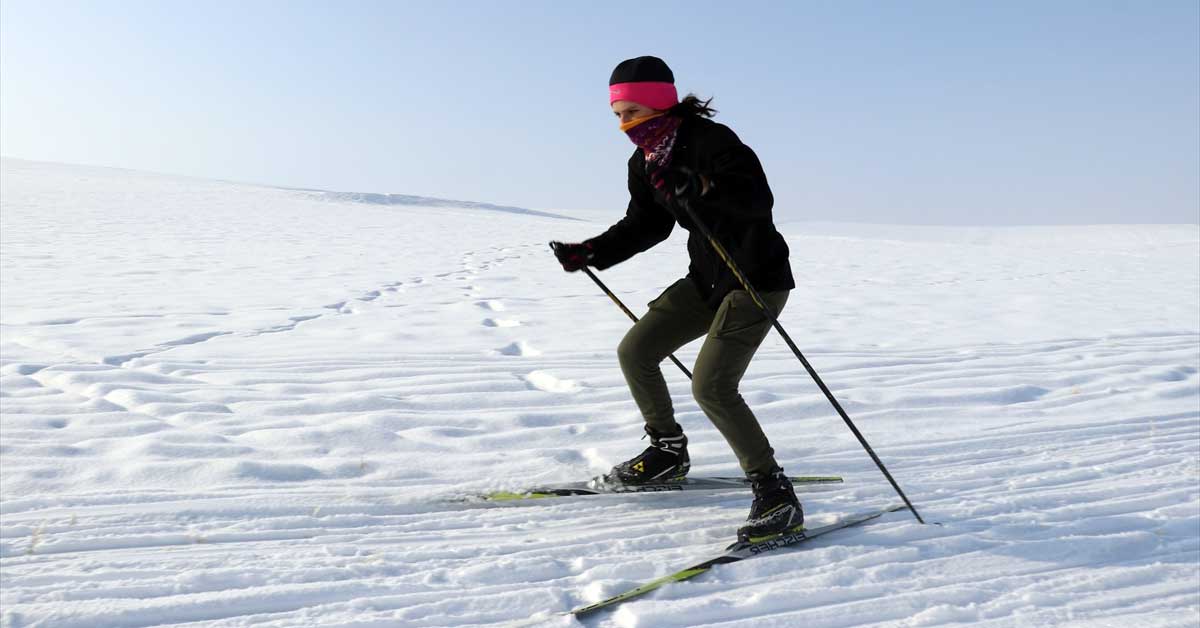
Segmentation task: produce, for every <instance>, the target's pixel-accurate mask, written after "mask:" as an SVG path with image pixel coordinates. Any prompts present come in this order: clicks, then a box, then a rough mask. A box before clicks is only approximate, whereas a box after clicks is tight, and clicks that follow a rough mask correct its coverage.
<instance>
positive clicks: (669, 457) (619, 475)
mask: <svg viewBox="0 0 1200 628" xmlns="http://www.w3.org/2000/svg"><path fill="white" fill-rule="evenodd" d="M675 427H676V428H677V429H676V431H675V432H674V433H671V434H668V433H662V432H659V431H658V430H655V429H654V428H652V427H650V426H649V425H647V426H646V434H648V435H649V436H650V446H649V447H647V448H646V451H643V452H642V453H640V454H638V455H637V456H636V457H634V458H632V459H630V460H626V461H625V462H622V463H621V464H619V465H617V466H615V467H613V468H612V471H610V472H609V473H608V474H607V475H605V476H604V478H603V481H604V482H605V483H608V484H651V483H653V484H669V483H672V482H682V481H683V479H684V478H685V477H686V476H687V473H688V469H690V468H691V467H692V463H691V459H690V458H688V452H687V436H684V435H683V428H681V427H679V425H678V424H676V426H675Z"/></svg>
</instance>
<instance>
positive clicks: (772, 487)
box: [738, 467, 804, 543]
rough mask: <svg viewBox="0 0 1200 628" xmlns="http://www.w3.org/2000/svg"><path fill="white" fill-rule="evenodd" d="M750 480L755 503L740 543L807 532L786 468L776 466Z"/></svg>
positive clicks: (742, 531) (742, 532) (743, 528)
mask: <svg viewBox="0 0 1200 628" xmlns="http://www.w3.org/2000/svg"><path fill="white" fill-rule="evenodd" d="M747 477H749V478H750V481H751V487H753V489H754V503H753V504H751V506H750V516H749V517H747V518H746V525H744V526H742V527H741V528H738V541H740V542H742V543H758V542H760V541H766V540H769V539H771V538H774V537H777V536H780V535H782V534H785V533H788V532H800V531H802V530H803V529H804V509H803V508H801V507H800V500H799V499H796V491H795V490H793V489H792V482H791V480H788V478H787V476H786V475H784V474H783V469H780V468H779V467H775V468H774V469H772V470H771V471H768V472H766V473H750V474H747Z"/></svg>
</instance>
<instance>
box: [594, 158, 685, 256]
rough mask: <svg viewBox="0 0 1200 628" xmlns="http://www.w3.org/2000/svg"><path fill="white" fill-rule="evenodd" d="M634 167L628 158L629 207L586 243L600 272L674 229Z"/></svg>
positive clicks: (648, 246) (673, 219)
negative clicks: (620, 217)
mask: <svg viewBox="0 0 1200 628" xmlns="http://www.w3.org/2000/svg"><path fill="white" fill-rule="evenodd" d="M637 168H638V162H637V160H636V159H632V158H631V159H630V160H629V207H628V208H627V209H626V210H625V217H624V218H622V219H621V220H619V221H617V224H615V225H613V226H611V227H609V228H608V230H607V231H605V232H604V233H602V234H600V235H598V236H596V237H594V238H592V239H590V240H587V242H586V243H587V244H590V245H591V246H592V251H593V253H594V256H593V257H592V261H591V265H592V266H595V267H596V268H598V269H600V270H604V269H606V268H608V267H610V266H615V265H617V264H620V263H621V262H623V261H625V260H627V259H629V258H631V257H633V256H634V255H637V254H638V253H641V252H642V251H645V250H647V249H649V248H650V247H652V246H654V245H655V244H658V243H659V242H662V241H663V240H666V239H667V236H669V235H671V230H672V229H674V228H675V217H674V216H672V215H671V213H670V212H668V211H667V210H665V209H663V208H662V207H660V206H659V205H658V203H656V202H655V200H654V194H653V192H651V190H650V184H649V182H647V181H646V180H645V179H644V178H643V177H641V176H639V175H638V173H637Z"/></svg>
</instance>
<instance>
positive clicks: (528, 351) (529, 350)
mask: <svg viewBox="0 0 1200 628" xmlns="http://www.w3.org/2000/svg"><path fill="white" fill-rule="evenodd" d="M496 353H499V354H500V355H511V356H517V357H525V356H530V357H532V356H539V355H542V352H541V351H539V350H537V349H535V348H533V347H532V346H530V345H529V343H527V342H525V341H524V340H518V341H516V342H513V343H510V344H509V345H508V346H505V347H501V348H499V349H496Z"/></svg>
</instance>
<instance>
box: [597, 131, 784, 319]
mask: <svg viewBox="0 0 1200 628" xmlns="http://www.w3.org/2000/svg"><path fill="white" fill-rule="evenodd" d="M673 150H674V154H673V155H672V157H671V165H670V168H669V170H670V172H669V173H668V175H667V187H669V188H671V189H674V186H676V185H681V184H683V183H684V181H685V177H684V175H683V174H682V172H681V170H682V167H685V166H686V167H687V168H690V169H691V171H692V172H696V173H701V174H703V175H705V176H706V177H707V178H708V179H709V180H710V181H711V183H712V188H711V189H710V190H709V192H708V194H705V195H704V196H703V197H699V198H697V196H696V195H692V196H691V197H690V198H689V202H690V203H691V207H692V209H693V210H695V211H696V213H697V215H698V216H699V218H700V220H702V221H703V222H704V223H705V225H706V226H707V227H708V228H709V230H710V231H712V233H713V235H714V236H716V238H717V240H718V241H720V243H721V244H722V245H723V246H724V247H725V250H726V251H728V252H729V254H730V255H731V256H732V257H733V259H734V261H736V262H737V264H738V267H739V268H740V269H741V271H742V272H743V273H744V274H745V275H746V278H747V280H749V281H750V283H751V285H753V286H754V288H755V289H756V290H758V291H759V292H772V291H775V290H790V289H792V288H795V287H796V283H795V281H794V280H793V279H792V268H791V265H790V264H788V247H787V243H786V242H785V241H784V239H783V236H781V235H780V234H779V232H778V231H776V229H775V223H774V222H772V220H771V206H772V205H774V203H775V198H774V197H773V196H772V195H771V188H770V187H769V186H768V185H767V177H766V175H765V174H764V173H763V169H762V165H761V164H760V163H759V161H758V156H757V155H755V154H754V151H753V150H751V149H750V147H749V146H746V145H745V144H743V143H742V142H741V140H739V139H738V136H737V135H735V134H734V132H733V131H732V130H730V129H729V127H727V126H725V125H723V124H720V123H717V122H713V121H712V120H709V119H707V118H702V117H699V116H688V117H685V118H684V121H683V123H682V124H681V125H680V127H679V135H678V136H677V137H676V140H675V147H674V149H673ZM696 192H698V190H697V191H696ZM679 203H680V201H679V199H676V198H672V199H671V200H670V201H668V200H667V199H666V198H665V196H664V194H663V192H662V191H660V190H656V189H654V187H653V186H652V185H651V184H650V178H649V175H648V173H647V172H646V159H645V157H644V156H643V155H642V149H641V148H638V149H636V150H635V151H634V153H633V156H632V157H630V158H629V207H628V209H627V210H626V211H625V217H624V218H622V219H621V220H620V221H618V222H617V224H615V225H613V226H612V227H609V229H608V230H607V231H605V232H604V233H602V234H600V235H598V236H596V237H595V238H592V239H590V240H588V241H587V243H588V244H590V245H591V246H592V250H593V253H594V257H593V258H592V261H591V264H592V265H593V266H595V267H596V268H598V269H600V270H604V269H605V268H608V267H610V266H613V265H615V264H619V263H621V262H623V261H625V260H627V259H629V258H630V257H633V256H634V255H636V254H638V253H641V252H642V251H645V250H646V249H649V248H650V247H652V246H654V245H655V244H658V243H659V242H662V241H663V240H665V239H666V238H667V236H669V235H671V230H672V229H673V228H674V227H675V223H677V222H678V223H679V225H680V226H682V227H683V228H684V229H687V230H688V232H689V234H690V235H689V236H688V255H689V256H690V257H691V264H690V265H689V267H688V278H689V279H691V280H692V283H694V284H695V285H696V288H697V289H699V290H700V294H701V296H703V297H704V299H705V300H706V301H707V302H708V304H709V306H710V307H712V308H713V309H716V308H717V306H719V305H720V304H721V300H722V299H724V298H725V295H727V294H729V292H730V291H731V290H736V289H739V288H741V285H740V284H739V283H738V280H737V278H736V277H734V275H733V273H732V272H730V270H729V268H728V267H727V266H726V265H725V263H724V262H723V261H721V258H720V257H718V256H717V253H716V251H715V250H713V247H712V245H710V244H709V243H708V241H707V240H706V239H705V237H704V235H703V234H701V233H700V230H699V229H698V228H696V225H695V224H694V223H693V222H692V220H691V219H690V218H689V217H688V214H687V212H686V210H684V208H683V207H682V205H680V204H679Z"/></svg>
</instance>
